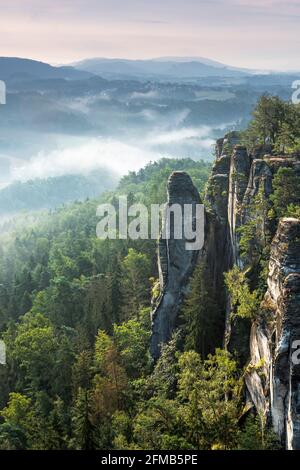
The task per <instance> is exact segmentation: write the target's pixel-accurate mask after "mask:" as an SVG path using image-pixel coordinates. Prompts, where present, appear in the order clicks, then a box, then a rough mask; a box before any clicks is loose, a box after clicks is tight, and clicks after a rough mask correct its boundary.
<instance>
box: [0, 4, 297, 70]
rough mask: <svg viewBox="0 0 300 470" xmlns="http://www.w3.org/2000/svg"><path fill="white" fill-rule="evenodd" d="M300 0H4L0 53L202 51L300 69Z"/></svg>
mask: <svg viewBox="0 0 300 470" xmlns="http://www.w3.org/2000/svg"><path fill="white" fill-rule="evenodd" d="M299 32H300V0H0V33H1V34H0V56H17V57H27V58H32V59H38V60H43V61H45V62H50V63H53V64H58V63H59V64H61V63H70V62H73V61H77V60H81V59H84V58H89V57H122V58H130V59H140V58H141V59H143V58H153V57H159V56H189V57H190V56H201V57H207V58H210V59H215V60H219V61H220V62H224V63H227V64H230V65H235V66H242V67H249V68H259V69H281V70H300V33H299Z"/></svg>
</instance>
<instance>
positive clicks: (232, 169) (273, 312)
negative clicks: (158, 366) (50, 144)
mask: <svg viewBox="0 0 300 470" xmlns="http://www.w3.org/2000/svg"><path fill="white" fill-rule="evenodd" d="M281 167H290V168H294V170H295V173H296V174H297V175H298V176H299V177H300V159H299V157H297V156H283V157H280V156H279V157H278V156H276V157H274V156H272V155H271V154H266V148H265V147H264V148H263V147H262V148H258V149H256V151H255V152H254V153H253V154H252V155H248V154H247V151H246V149H245V148H244V147H242V146H240V145H238V141H237V138H236V135H235V134H230V135H228V136H227V137H226V138H224V139H219V140H218V141H217V144H216V160H215V163H214V165H213V169H212V175H211V177H210V179H209V182H208V186H207V192H206V195H205V205H206V212H205V240H204V246H203V248H202V249H201V250H200V252H188V251H186V250H185V249H184V243H185V241H184V240H182V241H180V240H174V239H173V240H172V239H171V240H170V241H166V240H163V239H160V242H159V270H160V287H161V294H160V298H159V302H158V304H157V307H156V308H155V310H154V313H153V334H152V355H153V356H154V358H157V357H158V356H159V354H160V345H161V343H165V342H167V341H168V340H169V339H170V337H171V335H172V332H173V331H174V329H175V328H176V325H177V317H178V313H179V310H180V306H181V305H182V302H183V300H184V298H185V295H186V293H187V292H188V285H189V278H190V276H191V274H192V272H193V270H194V268H195V265H196V263H197V262H204V264H205V267H206V269H208V270H209V273H210V277H211V279H212V282H213V289H214V291H215V292H216V293H217V294H218V297H219V301H220V305H221V307H222V309H223V314H224V316H223V319H224V331H225V335H224V345H225V347H227V348H228V349H229V350H230V351H232V352H236V353H237V357H238V358H239V361H240V364H241V365H242V366H245V365H247V364H248V367H247V373H246V375H245V383H246V389H247V397H248V398H250V400H251V402H252V403H253V405H254V407H255V408H256V410H257V411H258V412H260V413H264V414H265V415H266V416H267V418H268V420H269V422H272V424H273V427H274V430H275V432H276V433H277V434H278V436H279V437H280V439H281V441H282V444H283V445H285V446H286V448H288V449H300V365H299V364H297V363H295V362H293V360H292V357H294V356H293V354H294V352H295V348H294V345H295V344H296V343H295V341H299V343H298V348H300V220H299V219H288V218H286V219H282V220H281V221H280V223H279V226H278V228H277V232H276V234H275V229H276V227H274V226H272V225H270V226H268V225H266V227H263V229H262V232H263V233H264V232H266V233H267V236H268V237H271V238H272V237H273V236H274V235H275V236H274V238H273V242H272V245H271V255H270V261H269V275H268V291H267V293H266V295H265V299H264V302H263V311H264V314H263V315H261V316H260V317H259V318H258V319H257V320H256V321H254V322H253V323H252V324H251V322H250V320H245V319H237V318H236V319H235V320H234V321H232V319H231V316H230V310H231V308H230V299H229V297H228V295H227V294H226V291H225V288H224V277H223V276H224V272H226V271H228V270H230V269H231V268H232V267H233V265H234V264H237V265H238V266H239V267H240V268H242V269H244V268H245V267H246V266H247V265H249V263H250V262H251V260H247V259H244V258H243V259H242V257H241V253H240V247H239V244H240V234H239V228H240V227H241V226H242V225H243V224H245V223H247V222H248V221H253V220H254V221H255V220H258V219H261V217H256V214H255V206H256V203H255V200H256V197H257V196H258V195H259V197H260V198H265V201H268V200H269V197H270V194H271V193H272V190H273V188H272V179H273V177H274V174H276V172H277V171H278V169H279V168H281ZM168 192H169V200H168V203H169V204H170V203H173V202H178V203H179V204H184V203H187V202H192V203H194V204H196V203H197V202H199V196H198V194H197V192H196V191H195V188H194V187H193V184H192V182H191V180H190V178H189V177H188V176H187V175H186V174H184V173H173V174H172V175H171V177H170V180H169V185H168ZM253 206H254V213H253ZM263 223H264V222H263ZM266 224H268V222H266ZM222 309H221V310H222ZM298 358H299V359H300V353H299V354H298Z"/></svg>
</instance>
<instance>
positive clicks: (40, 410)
mask: <svg viewBox="0 0 300 470" xmlns="http://www.w3.org/2000/svg"><path fill="white" fill-rule="evenodd" d="M179 169H180V170H186V171H188V172H189V173H190V174H191V176H192V177H193V180H194V182H195V184H196V185H197V188H198V190H199V191H200V192H203V191H204V185H205V183H206V181H207V178H208V174H209V172H210V165H209V164H207V163H204V162H194V161H192V160H188V159H182V160H177V159H176V160H170V159H163V160H161V161H160V162H158V163H153V164H149V165H147V167H145V168H144V169H142V170H140V171H139V172H138V173H131V174H129V175H128V176H126V177H124V178H123V180H122V181H121V182H120V185H119V188H118V190H117V191H116V192H114V193H106V194H105V195H104V196H102V197H101V199H98V200H90V201H86V202H84V203H79V202H78V203H75V204H73V205H71V206H68V207H65V208H60V209H58V210H56V211H54V212H52V213H50V214H49V215H48V216H45V215H44V216H43V217H41V218H40V219H39V218H37V220H35V222H33V223H32V224H31V225H30V226H22V227H19V228H17V229H16V230H15V231H14V232H13V233H11V236H10V238H8V236H7V234H6V236H5V238H3V239H2V243H1V256H0V328H1V336H2V338H3V339H4V341H5V343H6V345H7V361H8V363H7V366H1V365H0V374H1V378H0V407H1V408H2V411H1V424H0V446H1V448H2V449H15V448H16V449H20V448H26V449H65V448H74V449H81V448H82V449H85V448H113V447H123V446H125V447H126V446H127V445H128V446H129V445H134V446H135V445H136V446H142V447H147V446H152V444H150V442H149V443H147V442H148V438H147V437H146V436H145V442H143V443H142V442H141V443H140V444H138V443H136V444H133V443H132V444H131V441H132V439H133V433H135V432H136V433H137V434H139V431H138V427H139V426H140V425H141V423H140V424H139V420H143V419H147V418H146V417H145V418H144V417H143V413H142V409H143V406H144V399H145V398H146V397H147V396H148V397H150V396H154V388H155V387H156V386H154V385H152V384H151V382H152V380H153V379H152V377H151V378H150V376H149V374H150V371H151V367H152V364H151V358H150V355H149V352H148V349H149V348H148V347H149V339H150V301H151V289H152V287H153V285H154V284H155V280H156V278H157V263H156V242H155V240H141V241H135V242H134V241H130V240H128V241H127V240H105V241H104V240H100V239H98V238H97V237H96V225H97V222H98V218H97V216H96V208H97V206H98V204H99V203H100V202H103V201H110V202H112V203H114V202H115V201H117V198H118V195H123V194H128V195H129V198H130V200H131V201H132V202H143V203H145V204H146V205H149V204H150V203H152V202H159V203H162V202H164V201H165V200H166V182H167V178H168V176H169V175H170V173H171V172H172V171H173V170H179ZM163 373H165V372H163ZM157 380H158V379H157ZM163 382H164V380H163V379H162V380H160V379H159V380H158V383H160V385H159V386H164V384H163ZM153 387H154V388H153ZM134 415H137V416H139V415H140V417H139V418H138V419H137V422H136V424H134V422H133V417H134ZM134 426H137V430H136V431H134ZM127 441H128V444H126V442H127ZM129 443H130V444H129ZM157 445H159V446H160V445H161V444H157ZM178 445H179V444H178Z"/></svg>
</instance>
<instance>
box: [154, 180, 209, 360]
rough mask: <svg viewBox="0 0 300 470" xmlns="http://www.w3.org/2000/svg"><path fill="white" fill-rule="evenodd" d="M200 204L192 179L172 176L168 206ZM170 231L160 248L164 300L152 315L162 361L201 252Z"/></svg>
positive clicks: (155, 356) (155, 346)
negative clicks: (164, 349)
mask: <svg viewBox="0 0 300 470" xmlns="http://www.w3.org/2000/svg"><path fill="white" fill-rule="evenodd" d="M200 202H201V201H200V196H199V193H198V191H197V189H196V188H195V186H194V185H193V182H192V180H191V178H190V177H189V175H188V174H186V173H185V172H174V173H172V174H171V176H170V178H169V181H168V203H167V206H168V207H170V206H171V205H172V204H179V205H180V206H181V208H183V207H184V204H192V205H193V206H194V208H195V206H196V204H200ZM182 213H183V210H182ZM164 223H165V224H166V223H167V221H166V220H165V221H164ZM168 229H169V231H170V236H169V239H164V238H163V236H162V235H161V237H160V240H159V247H158V250H159V253H158V266H159V277H160V297H159V299H158V304H157V307H156V308H155V309H154V311H153V314H152V338H151V354H152V356H153V357H154V359H157V358H158V357H159V355H160V350H161V345H162V344H164V343H167V342H168V341H169V340H170V339H171V336H172V333H173V331H174V330H175V328H176V322H177V317H178V313H179V309H180V306H181V304H182V301H183V299H184V297H185V294H186V292H187V287H188V281H189V278H190V276H191V274H192V273H193V270H194V267H195V265H196V262H197V257H198V254H199V251H197V250H187V249H186V243H187V242H189V241H190V240H187V239H186V238H185V236H184V233H183V237H182V239H175V237H174V226H173V224H172V223H171V224H170V227H167V230H168Z"/></svg>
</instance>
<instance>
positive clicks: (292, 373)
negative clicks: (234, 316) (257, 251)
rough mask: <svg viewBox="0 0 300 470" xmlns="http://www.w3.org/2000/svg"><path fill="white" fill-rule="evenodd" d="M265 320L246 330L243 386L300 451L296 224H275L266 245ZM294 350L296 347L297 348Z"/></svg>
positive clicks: (299, 243) (299, 242)
mask: <svg viewBox="0 0 300 470" xmlns="http://www.w3.org/2000/svg"><path fill="white" fill-rule="evenodd" d="M264 308H265V309H266V310H267V315H266V318H265V319H262V318H260V319H258V320H257V321H256V322H255V323H254V324H253V325H252V331H251V340H250V344H251V362H250V368H249V373H248V374H247V376H246V384H247V387H248V390H249V393H250V396H251V398H252V401H253V403H254V404H255V406H256V408H257V409H258V410H259V411H260V412H263V413H264V414H267V416H269V417H270V419H271V420H272V424H273V427H274V430H275V432H276V433H277V434H278V435H279V436H280V439H281V441H282V444H283V445H285V446H286V448H287V449H300V365H299V364H297V363H296V362H297V357H295V356H293V354H294V353H295V352H296V347H295V345H296V344H297V343H295V342H296V341H299V340H300V220H299V219H292V218H286V219H282V220H281V221H280V223H279V226H278V230H277V233H276V235H275V237H274V240H273V242H272V246H271V256H270V263H269V276H268V291H267V293H266V295H265V301H264ZM298 347H299V344H298Z"/></svg>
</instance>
